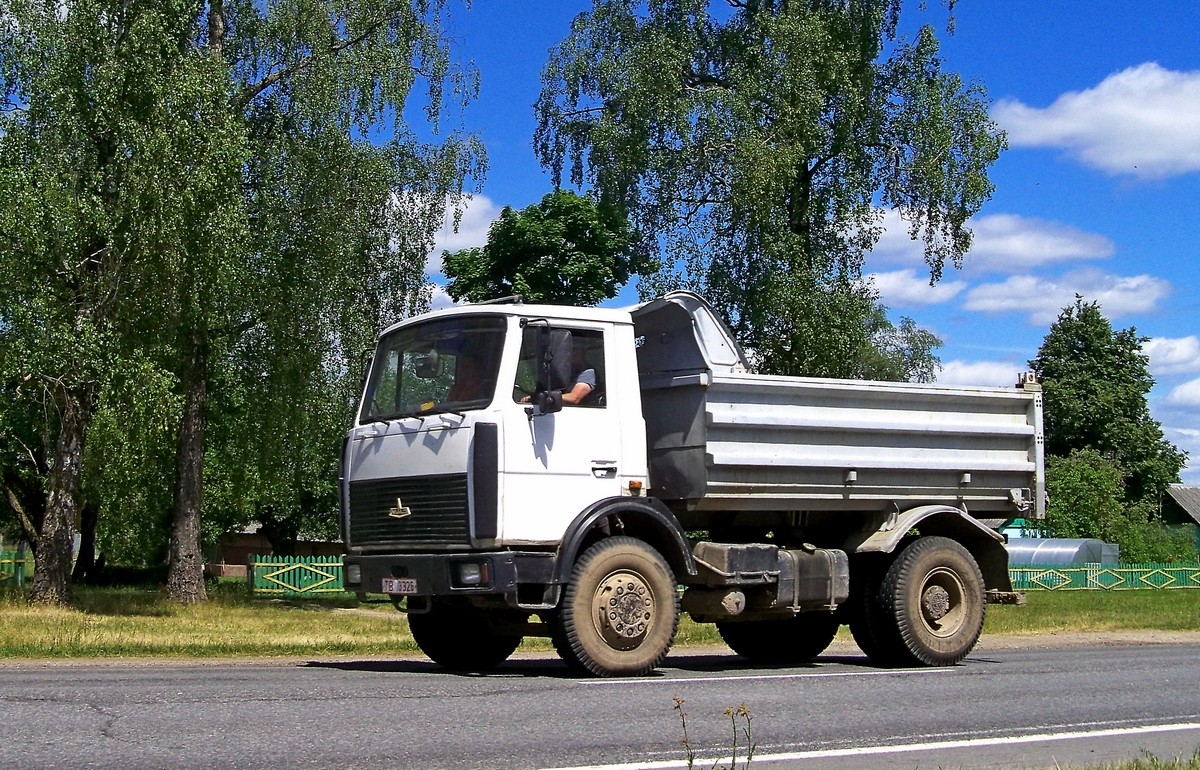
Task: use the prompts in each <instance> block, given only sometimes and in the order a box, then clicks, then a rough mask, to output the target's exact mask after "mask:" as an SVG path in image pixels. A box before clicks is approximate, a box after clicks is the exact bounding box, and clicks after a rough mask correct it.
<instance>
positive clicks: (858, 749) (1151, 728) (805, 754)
mask: <svg viewBox="0 0 1200 770" xmlns="http://www.w3.org/2000/svg"><path fill="white" fill-rule="evenodd" d="M1186 730H1200V722H1181V723H1176V724H1158V725H1142V726H1139V727H1113V728H1107V729H1103V730H1072V731H1065V732H1057V733H1035V734H1030V735H1003V736H994V737H990V738H967V739H963V740H957V741H926V742H922V743H902V744H891V745H886V746H855V747H851V748H845V749H819V750H815V751H796V752H790V753H786V754H755V755H754V763H755V764H756V765H757V764H765V763H768V762H797V761H801V760H805V759H830V758H834V757H860V756H870V755H873V754H904V753H907V752H916V751H938V750H942V749H964V748H978V747H981V746H996V745H999V744H1007V745H1011V744H1014V743H1048V742H1053V741H1073V740H1080V739H1084V738H1111V737H1118V736H1127V735H1146V734H1151V733H1169V732H1182V731H1186ZM728 761H730V758H729V757H719V758H708V759H700V758H697V759H696V760H695V762H694V764H695V765H697V766H702V767H708V766H711V765H715V764H716V763H718V762H728ZM687 767H688V763H687V761H686V760H664V761H659V762H629V763H624V764H618V765H583V766H578V767H559V768H545V769H544V770H675V768H687Z"/></svg>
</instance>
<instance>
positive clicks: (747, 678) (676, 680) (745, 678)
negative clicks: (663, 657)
mask: <svg viewBox="0 0 1200 770" xmlns="http://www.w3.org/2000/svg"><path fill="white" fill-rule="evenodd" d="M951 671H954V669H952V668H899V669H889V670H887V671H825V672H820V671H816V672H811V673H807V674H745V675H741V676H696V677H671V678H667V677H662V678H658V679H580V680H577V681H576V682H575V684H578V685H583V686H592V687H594V686H596V685H611V684H619V685H624V686H626V687H628V686H629V685H631V684H669V685H679V684H688V683H691V682H754V681H759V680H761V681H766V680H768V679H829V678H833V677H854V676H896V675H898V674H903V675H909V674H945V673H949V672H951Z"/></svg>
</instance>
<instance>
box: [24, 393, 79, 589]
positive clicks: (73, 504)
mask: <svg viewBox="0 0 1200 770" xmlns="http://www.w3.org/2000/svg"><path fill="white" fill-rule="evenodd" d="M58 407H59V414H60V416H61V423H60V425H59V432H58V441H57V442H56V443H55V446H54V464H53V466H52V467H51V470H50V489H49V491H48V493H47V495H46V511H45V515H44V516H43V518H42V528H41V531H40V532H39V533H38V537H37V559H36V562H35V567H34V571H33V587H32V588H31V589H30V591H29V601H30V602H33V603H36V604H66V603H67V602H69V601H70V599H71V593H70V586H69V583H68V577H69V576H70V574H71V548H72V546H73V545H74V540H75V517H76V513H77V512H78V505H79V503H78V501H79V493H80V488H81V486H82V479H83V445H84V440H85V439H86V437H87V428H88V423H89V422H90V421H91V412H90V410H91V397H90V396H89V395H88V394H87V393H79V392H76V391H73V390H70V389H65V390H64V392H63V393H62V397H61V399H60V400H59V404H58Z"/></svg>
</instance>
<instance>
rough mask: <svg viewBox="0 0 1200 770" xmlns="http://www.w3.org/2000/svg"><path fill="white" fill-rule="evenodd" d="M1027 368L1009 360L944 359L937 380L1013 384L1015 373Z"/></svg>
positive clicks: (958, 382)
mask: <svg viewBox="0 0 1200 770" xmlns="http://www.w3.org/2000/svg"><path fill="white" fill-rule="evenodd" d="M1028 368H1029V367H1028V366H1026V365H1024V364H1014V363H1012V362H1011V361H946V362H944V363H943V364H942V371H941V372H939V373H938V376H937V381H938V382H939V383H940V384H942V385H996V386H1007V385H1015V384H1016V382H1017V375H1018V374H1020V373H1021V372H1023V371H1026V370H1028Z"/></svg>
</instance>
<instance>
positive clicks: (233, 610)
mask: <svg viewBox="0 0 1200 770" xmlns="http://www.w3.org/2000/svg"><path fill="white" fill-rule="evenodd" d="M210 596H211V600H210V601H209V602H207V603H205V604H202V605H197V606H190V607H185V606H181V605H178V604H174V603H172V602H170V601H167V600H166V599H165V598H164V597H163V596H162V595H161V594H160V593H159V592H157V591H148V590H135V589H111V588H105V589H88V588H80V589H78V590H77V593H76V602H75V605H74V606H72V607H70V608H49V607H34V606H30V605H28V604H27V603H26V602H25V599H24V596H23V595H22V594H19V593H17V592H15V591H8V592H4V593H0V659H3V658H7V659H21V658H28V659H47V658H49V659H53V658H91V657H98V658H105V657H195V658H203V657H270V656H293V655H299V656H309V655H365V656H389V655H397V654H400V653H411V652H415V651H416V645H415V644H414V643H413V640H412V635H411V634H410V633H409V630H408V622H407V621H406V620H405V619H404V616H403V615H401V614H400V613H398V612H396V611H395V610H394V609H392V607H391V606H390V605H388V604H386V603H385V604H359V603H358V602H357V600H356V599H355V598H354V596H352V595H350V594H344V595H336V596H335V597H334V598H323V599H264V598H256V597H253V596H251V595H249V594H248V593H247V592H246V589H245V587H244V585H243V584H241V583H240V582H233V583H228V582H227V583H221V584H219V585H218V586H217V587H216V588H215V589H214V590H213V591H212V592H211V593H210ZM1147 629H1151V630H1163V631H1200V591H1193V590H1175V591H1127V592H1113V593H1104V592H1091V591H1088V592H1044V591H1041V592H1030V594H1029V603H1028V604H1027V605H1025V606H1022V607H1009V606H993V607H990V608H989V609H988V619H987V624H986V626H985V628H984V633H985V634H1049V633H1069V632H1073V631H1118V630H1147ZM840 638H846V639H848V638H849V634H848V633H847V631H846V630H845V629H842V632H841V637H840ZM720 641H721V639H720V636H719V635H718V634H717V632H716V629H715V628H714V627H713V626H712V625H700V624H696V623H693V622H691V620H690V619H689V618H688V617H687V616H684V618H683V619H682V621H681V622H680V627H679V634H678V636H677V637H676V646H680V647H686V646H696V645H705V644H719V643H720ZM523 649H526V650H550V649H551V646H550V643H549V641H548V640H546V639H541V638H529V639H527V640H526V641H525V643H524V644H523ZM1196 770H1200V768H1197V769H1196Z"/></svg>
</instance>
